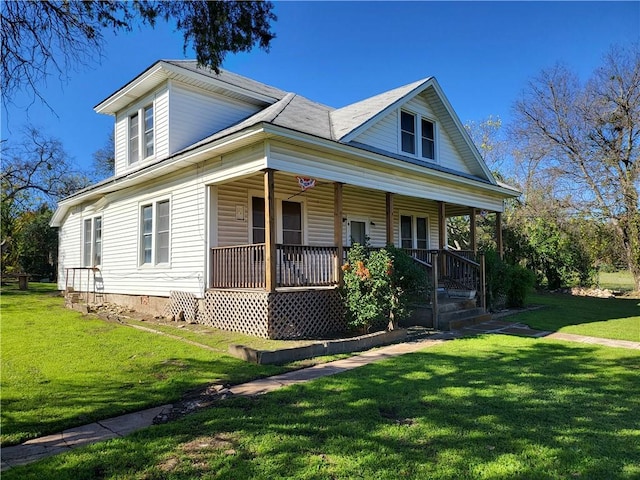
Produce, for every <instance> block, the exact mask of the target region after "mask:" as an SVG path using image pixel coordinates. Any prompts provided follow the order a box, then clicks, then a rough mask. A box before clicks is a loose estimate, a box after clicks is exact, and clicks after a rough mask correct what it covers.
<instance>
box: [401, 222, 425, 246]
mask: <svg viewBox="0 0 640 480" xmlns="http://www.w3.org/2000/svg"><path fill="white" fill-rule="evenodd" d="M400 247H401V248H410V249H413V248H417V249H420V250H426V249H428V248H429V228H428V222H427V217H423V216H419V215H400Z"/></svg>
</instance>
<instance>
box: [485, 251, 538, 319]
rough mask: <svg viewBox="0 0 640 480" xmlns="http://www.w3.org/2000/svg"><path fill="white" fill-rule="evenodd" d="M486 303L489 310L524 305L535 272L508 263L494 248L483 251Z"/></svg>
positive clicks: (532, 283) (533, 282) (533, 281)
mask: <svg viewBox="0 0 640 480" xmlns="http://www.w3.org/2000/svg"><path fill="white" fill-rule="evenodd" d="M485 278H486V282H487V305H488V307H489V309H490V310H500V309H501V308H503V307H505V306H508V307H522V306H524V303H525V300H526V298H527V294H528V293H529V291H530V290H531V288H532V287H533V285H534V284H535V274H534V273H533V272H532V271H531V270H528V269H526V268H524V267H522V266H520V265H509V264H508V263H506V262H505V261H504V260H502V259H501V258H500V256H499V255H498V254H497V252H496V251H495V250H492V249H489V250H487V251H486V252H485Z"/></svg>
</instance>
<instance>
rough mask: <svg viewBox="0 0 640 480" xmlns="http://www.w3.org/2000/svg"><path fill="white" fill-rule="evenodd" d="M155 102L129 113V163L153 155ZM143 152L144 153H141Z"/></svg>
mask: <svg viewBox="0 0 640 480" xmlns="http://www.w3.org/2000/svg"><path fill="white" fill-rule="evenodd" d="M154 151H155V150H154V121H153V104H151V105H147V106H145V107H143V108H141V109H139V110H137V111H135V112H134V113H132V114H131V115H129V164H133V163H136V162H138V161H139V160H140V158H141V157H142V158H143V159H145V158H149V157H151V156H153V153H154ZM141 154H142V155H141Z"/></svg>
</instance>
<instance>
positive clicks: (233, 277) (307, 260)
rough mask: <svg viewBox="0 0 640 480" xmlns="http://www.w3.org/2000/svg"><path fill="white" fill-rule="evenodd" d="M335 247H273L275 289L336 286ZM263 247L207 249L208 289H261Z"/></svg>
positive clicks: (263, 286)
mask: <svg viewBox="0 0 640 480" xmlns="http://www.w3.org/2000/svg"><path fill="white" fill-rule="evenodd" d="M337 252H338V249H337V247H324V246H306V245H280V244H278V245H276V285H277V286H278V287H305V286H325V285H335V284H337V283H338V279H337V277H336V261H337ZM264 260H265V245H264V243H258V244H252V245H238V246H233V247H215V248H212V249H211V262H212V263H211V281H210V286H211V287H212V288H265V286H266V284H265V261H264Z"/></svg>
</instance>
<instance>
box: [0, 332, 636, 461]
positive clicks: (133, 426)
mask: <svg viewBox="0 0 640 480" xmlns="http://www.w3.org/2000/svg"><path fill="white" fill-rule="evenodd" d="M485 333H497V334H508V335H519V336H526V337H534V338H540V337H546V338H553V339H557V340H565V341H571V342H580V343H587V344H595V345H605V346H608V347H619V348H630V349H635V350H640V342H630V341H626V340H609V339H604V338H595V337H587V336H584V335H573V334H568V333H559V332H556V333H551V332H543V331H539V330H533V329H530V328H529V327H528V326H527V325H524V324H519V323H511V322H505V321H501V320H490V321H488V322H484V323H482V324H479V325H473V326H471V327H467V328H464V329H462V330H459V331H455V332H441V333H438V334H434V335H431V336H430V337H429V338H423V339H418V340H414V341H407V342H404V343H397V344H393V345H388V346H386V347H381V348H375V349H373V350H369V351H366V352H363V353H360V354H358V355H354V356H352V357H349V358H344V359H342V360H336V361H333V362H329V363H323V364H320V365H314V366H312V367H309V368H304V369H301V370H295V371H292V372H287V373H284V374H281V375H275V376H273V377H268V378H262V379H259V380H254V381H251V382H247V383H243V384H241V385H235V386H233V387H230V388H229V389H227V390H226V392H228V393H231V394H233V395H237V396H254V395H262V394H265V393H268V392H272V391H274V390H277V389H279V388H282V387H285V386H288V385H295V384H297V383H303V382H307V381H310V380H314V379H316V378H320V377H326V376H329V375H335V374H337V373H341V372H345V371H347V370H352V369H354V368H358V367H361V366H363V365H368V364H370V363H374V362H379V361H381V360H385V359H388V358H392V357H396V356H398V355H404V354H405V353H412V352H416V351H418V350H421V349H423V348H426V347H430V346H434V345H438V344H439V343H442V342H445V341H447V340H453V339H456V338H461V337H465V336H473V335H479V334H485ZM171 408H172V405H163V406H160V407H155V408H149V409H147V410H142V411H140V412H134V413H130V414H127V415H122V416H119V417H115V418H110V419H107V420H102V421H100V422H96V423H91V424H89V425H83V426H80V427H76V428H71V429H69V430H65V431H64V432H61V433H56V434H53V435H48V436H46V437H41V438H35V439H33V440H29V441H26V442H24V443H22V444H21V445H16V446H13V447H5V448H2V450H1V452H0V453H1V457H2V458H1V460H2V461H1V468H0V470H1V471H4V470H7V469H9V468H11V467H14V466H17V465H24V464H27V463H31V462H35V461H36V460H40V459H42V458H45V457H48V456H51V455H56V454H58V453H62V452H66V451H69V450H71V449H73V448H77V447H81V446H84V445H88V444H90V443H95V442H100V441H104V440H109V439H111V438H115V437H122V436H125V435H128V434H130V433H132V432H135V431H137V430H141V429H143V428H146V427H149V426H151V425H152V424H153V419H154V418H156V417H157V416H158V415H160V414H162V413H163V412H166V411H169V410H170V409H171Z"/></svg>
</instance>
